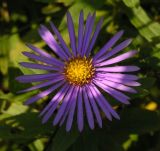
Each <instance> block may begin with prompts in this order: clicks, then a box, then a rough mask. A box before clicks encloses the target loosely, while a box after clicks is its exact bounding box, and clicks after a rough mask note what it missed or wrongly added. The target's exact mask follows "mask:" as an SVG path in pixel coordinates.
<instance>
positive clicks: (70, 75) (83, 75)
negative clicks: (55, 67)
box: [64, 57, 95, 86]
mask: <svg viewBox="0 0 160 151" xmlns="http://www.w3.org/2000/svg"><path fill="white" fill-rule="evenodd" d="M94 72H95V69H94V67H93V65H92V59H88V58H86V57H84V58H81V57H77V58H73V59H70V60H69V61H68V62H66V65H65V67H64V75H65V77H66V79H67V81H68V82H69V83H71V84H75V85H80V86H82V85H84V84H87V83H89V82H90V81H91V79H92V77H93V75H94Z"/></svg>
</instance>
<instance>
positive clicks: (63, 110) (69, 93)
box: [53, 86, 74, 125]
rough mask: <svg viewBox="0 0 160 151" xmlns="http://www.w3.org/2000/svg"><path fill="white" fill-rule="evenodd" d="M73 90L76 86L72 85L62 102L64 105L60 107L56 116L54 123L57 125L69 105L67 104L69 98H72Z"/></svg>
mask: <svg viewBox="0 0 160 151" xmlns="http://www.w3.org/2000/svg"><path fill="white" fill-rule="evenodd" d="M73 90H74V87H73V86H71V87H70V88H69V91H68V93H67V95H66V96H65V98H64V100H63V102H62V105H61V106H60V108H59V109H58V113H57V114H56V116H55V118H54V121H53V125H57V124H58V122H59V121H60V119H61V118H62V116H63V114H64V112H65V109H66V107H67V104H68V102H69V100H70V99H71V96H72V92H73Z"/></svg>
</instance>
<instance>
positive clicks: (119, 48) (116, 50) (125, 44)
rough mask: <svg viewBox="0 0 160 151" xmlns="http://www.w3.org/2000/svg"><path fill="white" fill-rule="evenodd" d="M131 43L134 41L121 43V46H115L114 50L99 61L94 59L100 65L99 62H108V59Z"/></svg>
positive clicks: (128, 40)
mask: <svg viewBox="0 0 160 151" xmlns="http://www.w3.org/2000/svg"><path fill="white" fill-rule="evenodd" d="M131 42H132V39H127V40H125V41H123V42H121V43H120V44H118V45H117V46H115V47H114V48H113V49H112V50H110V51H109V52H108V53H106V54H105V55H104V56H101V57H100V58H98V59H97V60H96V59H94V61H95V62H96V63H98V62H102V61H103V60H106V59H108V58H110V57H111V56H113V55H115V54H116V53H118V52H119V51H121V50H123V49H124V48H126V47H127V46H128V45H129V44H130V43H131Z"/></svg>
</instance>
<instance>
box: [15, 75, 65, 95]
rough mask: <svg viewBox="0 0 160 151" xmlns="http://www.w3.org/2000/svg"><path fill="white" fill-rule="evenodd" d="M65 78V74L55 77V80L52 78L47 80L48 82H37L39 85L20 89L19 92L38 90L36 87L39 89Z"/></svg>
mask: <svg viewBox="0 0 160 151" xmlns="http://www.w3.org/2000/svg"><path fill="white" fill-rule="evenodd" d="M63 79H64V77H63V76H58V77H55V78H54V80H50V81H47V82H43V83H40V84H37V85H35V86H33V87H30V88H27V89H25V90H21V91H18V93H24V92H28V91H32V90H36V89H39V88H43V87H46V86H49V85H52V84H54V83H56V82H58V81H61V80H63Z"/></svg>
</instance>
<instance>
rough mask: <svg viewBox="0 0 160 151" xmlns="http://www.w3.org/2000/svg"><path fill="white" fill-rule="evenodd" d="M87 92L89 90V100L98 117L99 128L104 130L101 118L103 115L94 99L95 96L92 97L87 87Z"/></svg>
mask: <svg viewBox="0 0 160 151" xmlns="http://www.w3.org/2000/svg"><path fill="white" fill-rule="evenodd" d="M86 90H87V94H88V98H89V101H90V104H91V106H92V109H93V112H94V114H95V116H96V119H97V122H98V125H99V127H101V128H102V118H101V115H100V113H99V109H98V107H97V104H96V102H95V99H94V98H93V95H92V93H91V91H90V90H89V87H87V88H86Z"/></svg>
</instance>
